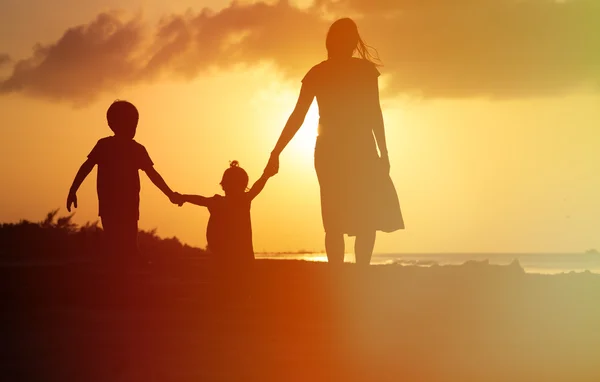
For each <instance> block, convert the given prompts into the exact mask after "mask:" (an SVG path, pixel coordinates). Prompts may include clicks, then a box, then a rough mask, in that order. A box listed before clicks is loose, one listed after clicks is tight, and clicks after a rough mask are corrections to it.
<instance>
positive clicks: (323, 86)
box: [302, 58, 404, 236]
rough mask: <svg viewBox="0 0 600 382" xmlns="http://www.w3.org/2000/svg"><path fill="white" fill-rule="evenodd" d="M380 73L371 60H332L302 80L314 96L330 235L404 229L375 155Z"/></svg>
mask: <svg viewBox="0 0 600 382" xmlns="http://www.w3.org/2000/svg"><path fill="white" fill-rule="evenodd" d="M378 76H379V71H378V70H377V68H376V67H375V65H374V64H373V63H371V62H369V61H367V60H363V59H358V58H346V59H337V60H333V59H329V60H327V61H323V62H321V63H320V64H318V65H316V66H314V67H313V68H312V69H311V70H310V71H309V72H308V73H307V74H306V76H305V77H304V79H303V80H302V82H303V84H304V85H303V86H304V87H308V88H310V89H311V90H312V92H313V93H314V94H315V95H316V98H317V103H318V106H319V134H318V137H317V142H316V145H315V169H316V172H317V177H318V179H319V185H320V190H321V213H322V217H323V225H324V228H325V231H326V232H331V233H345V234H349V235H353V236H354V235H356V234H360V233H362V232H372V231H373V230H380V231H384V232H392V231H396V230H398V229H403V228H404V222H403V218H402V213H401V210H400V204H399V202H398V196H397V194H396V190H395V188H394V185H393V183H392V180H391V179H390V177H389V175H388V174H387V172H386V171H385V170H384V168H383V166H382V164H381V159H380V158H379V154H378V152H377V145H376V141H375V138H374V135H373V126H374V124H375V123H377V120H378V118H380V114H379V113H380V108H379V95H378V94H377V92H378V86H377V81H378Z"/></svg>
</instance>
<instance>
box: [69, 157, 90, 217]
mask: <svg viewBox="0 0 600 382" xmlns="http://www.w3.org/2000/svg"><path fill="white" fill-rule="evenodd" d="M95 165H96V163H94V162H93V161H92V160H90V159H87V160H86V161H85V162H83V164H82V165H81V167H79V171H77V175H75V179H74V180H73V184H72V185H71V189H70V190H69V196H68V197H67V211H69V212H71V205H73V206H75V208H77V190H79V186H81V183H83V181H84V180H85V178H86V177H87V176H88V174H89V173H90V172H91V171H92V170H93V169H94V166H95Z"/></svg>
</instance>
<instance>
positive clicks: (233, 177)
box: [221, 160, 248, 192]
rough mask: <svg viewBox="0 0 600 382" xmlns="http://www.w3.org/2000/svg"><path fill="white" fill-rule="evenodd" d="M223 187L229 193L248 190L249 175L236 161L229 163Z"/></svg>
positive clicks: (223, 179)
mask: <svg viewBox="0 0 600 382" xmlns="http://www.w3.org/2000/svg"><path fill="white" fill-rule="evenodd" d="M221 187H223V190H225V191H226V192H227V191H234V192H235V191H246V189H247V188H248V173H247V172H246V171H245V170H244V169H243V168H241V167H240V163H239V162H238V161H236V160H234V161H232V162H230V163H229V168H228V169H227V170H225V172H224V173H223V178H222V179H221Z"/></svg>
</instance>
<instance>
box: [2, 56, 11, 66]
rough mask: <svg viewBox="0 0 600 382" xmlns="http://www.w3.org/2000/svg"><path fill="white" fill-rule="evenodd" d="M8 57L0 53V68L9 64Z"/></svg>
mask: <svg viewBox="0 0 600 382" xmlns="http://www.w3.org/2000/svg"><path fill="white" fill-rule="evenodd" d="M10 61H11V60H10V56H9V55H8V54H6V53H0V68H1V67H3V66H4V65H8V64H9V63H10Z"/></svg>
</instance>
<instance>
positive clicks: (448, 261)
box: [256, 253, 600, 274]
mask: <svg viewBox="0 0 600 382" xmlns="http://www.w3.org/2000/svg"><path fill="white" fill-rule="evenodd" d="M256 258H257V259H280V260H286V259H287V260H307V261H322V262H325V261H327V256H326V255H325V253H261V254H256ZM515 260H517V261H518V262H519V264H521V267H522V268H523V269H524V270H525V272H527V273H541V274H559V273H570V272H592V273H597V274H600V254H599V253H550V254H547V253H527V254H522V253H411V254H406V253H378V254H374V255H373V258H372V259H371V264H397V265H399V266H421V267H429V266H432V265H434V264H437V265H460V264H464V263H465V262H468V261H479V262H481V261H483V262H489V264H491V265H509V264H510V263H512V262H513V261H515ZM345 261H346V262H354V255H353V254H346V259H345Z"/></svg>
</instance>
